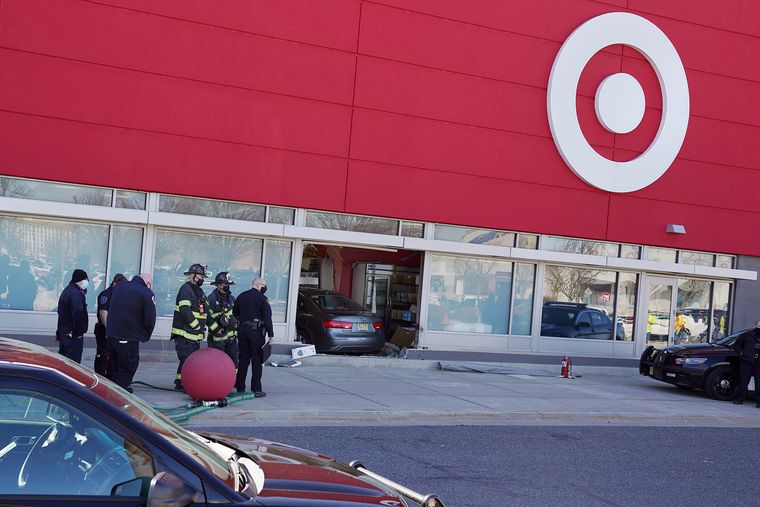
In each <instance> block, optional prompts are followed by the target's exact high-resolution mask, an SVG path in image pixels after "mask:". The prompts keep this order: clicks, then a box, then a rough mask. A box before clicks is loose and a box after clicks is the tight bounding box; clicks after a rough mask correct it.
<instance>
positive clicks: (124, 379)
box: [106, 273, 156, 393]
mask: <svg viewBox="0 0 760 507" xmlns="http://www.w3.org/2000/svg"><path fill="white" fill-rule="evenodd" d="M152 288H153V280H152V279H151V276H150V275H149V274H148V273H142V274H140V276H135V277H133V278H132V280H131V281H128V282H127V281H125V282H123V283H119V284H118V285H116V286H115V287H114V289H113V292H112V294H111V310H110V311H109V312H108V321H107V323H106V334H107V335H108V339H109V341H110V343H109V345H110V356H109V368H108V369H109V373H110V375H111V378H112V379H113V381H114V382H116V383H117V384H119V385H120V386H121V387H123V388H124V389H126V390H127V391H129V392H130V393H131V392H132V388H131V387H129V385H130V384H131V383H132V379H134V377H135V373H136V372H137V367H138V366H139V364H140V342H147V341H148V340H150V336H151V335H152V334H153V328H154V327H155V326H156V300H155V298H154V297H153V291H152V290H151V289H152Z"/></svg>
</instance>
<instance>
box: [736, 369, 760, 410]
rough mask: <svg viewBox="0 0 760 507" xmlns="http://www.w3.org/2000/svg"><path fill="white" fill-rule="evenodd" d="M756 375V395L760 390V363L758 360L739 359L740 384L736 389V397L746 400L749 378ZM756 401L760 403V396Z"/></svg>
mask: <svg viewBox="0 0 760 507" xmlns="http://www.w3.org/2000/svg"><path fill="white" fill-rule="evenodd" d="M753 375H754V377H755V396H757V393H758V392H760V363H758V362H757V361H744V360H743V359H740V360H739V385H738V386H737V389H736V399H737V400H742V401H743V400H745V399H746V398H747V386H748V385H749V378H750V377H752V376H753ZM756 401H757V402H758V403H760V398H757V399H756Z"/></svg>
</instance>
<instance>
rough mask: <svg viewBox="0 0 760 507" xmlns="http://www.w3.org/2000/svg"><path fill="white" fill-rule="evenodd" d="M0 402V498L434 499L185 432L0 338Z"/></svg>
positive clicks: (27, 501)
mask: <svg viewBox="0 0 760 507" xmlns="http://www.w3.org/2000/svg"><path fill="white" fill-rule="evenodd" d="M0 409H1V410H2V414H3V417H2V418H1V419H0V504H2V505H10V504H13V505H18V504H23V505H57V506H66V505H71V506H74V505H76V506H82V505H103V506H105V505H110V506H112V505H114V504H118V505H135V506H137V505H147V506H159V505H161V506H169V505H171V506H186V505H191V504H192V505H208V504H218V503H223V504H227V505H258V506H292V507H299V506H304V507H306V506H316V505H322V506H324V505H331V506H338V505H340V506H345V507H350V506H357V507H358V506H360V505H361V506H368V505H378V506H380V505H382V506H406V505H410V504H409V503H407V502H408V501H410V500H411V501H414V502H416V504H420V505H422V506H424V507H442V506H443V502H441V500H439V499H438V498H437V497H435V496H433V495H427V496H423V495H421V494H419V493H415V492H414V491H411V490H409V489H407V488H404V487H403V486H401V485H398V484H396V483H394V482H392V481H390V480H389V479H386V478H384V477H382V476H379V475H377V474H375V473H373V472H371V471H369V470H367V469H366V468H365V467H364V465H362V464H361V463H358V462H352V463H351V464H350V465H347V464H343V463H340V462H338V461H336V460H334V459H331V458H328V457H326V456H322V455H320V454H316V453H313V452H310V451H306V450H303V449H298V448H295V447H291V446H288V445H284V444H279V443H275V442H267V441H263V440H258V439H252V438H245V437H238V436H219V435H214V434H205V433H203V434H199V433H193V432H191V431H188V430H186V429H185V428H182V427H181V426H179V425H177V424H175V423H174V422H172V421H171V420H170V419H168V418H167V417H165V416H163V415H161V414H160V413H159V412H158V411H156V410H154V409H153V408H151V407H150V406H148V405H147V404H145V402H144V401H142V400H141V399H140V398H138V397H136V396H133V395H131V394H129V393H127V392H126V391H124V390H123V389H121V388H119V387H118V386H116V385H115V384H113V383H111V382H110V381H108V380H105V379H103V378H102V377H100V376H97V375H95V374H94V373H93V372H92V371H90V370H88V369H87V368H85V367H83V366H81V365H79V364H76V363H73V362H72V361H70V360H68V359H66V358H64V357H63V356H60V355H57V354H53V353H51V352H48V351H47V350H45V349H43V348H41V347H38V346H36V345H31V344H28V343H24V342H20V341H16V340H11V339H7V338H0ZM416 504H415V505H416Z"/></svg>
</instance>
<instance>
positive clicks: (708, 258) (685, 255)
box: [678, 250, 715, 267]
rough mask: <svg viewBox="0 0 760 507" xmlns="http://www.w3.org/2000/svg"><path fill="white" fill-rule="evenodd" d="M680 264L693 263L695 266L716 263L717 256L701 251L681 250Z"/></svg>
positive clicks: (679, 255)
mask: <svg viewBox="0 0 760 507" xmlns="http://www.w3.org/2000/svg"><path fill="white" fill-rule="evenodd" d="M678 263H679V264H693V265H695V266H710V267H712V265H713V264H714V263H715V256H714V255H712V254H707V253H701V252H686V251H683V250H682V251H681V252H679V254H678Z"/></svg>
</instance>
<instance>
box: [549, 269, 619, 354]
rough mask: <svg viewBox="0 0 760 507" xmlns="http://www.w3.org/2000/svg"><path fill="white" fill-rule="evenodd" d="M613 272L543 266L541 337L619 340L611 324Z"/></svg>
mask: <svg viewBox="0 0 760 507" xmlns="http://www.w3.org/2000/svg"><path fill="white" fill-rule="evenodd" d="M615 278H616V273H615V272H614V271H602V270H599V269H593V268H571V267H567V266H546V278H545V280H544V306H543V309H542V314H541V335H542V336H559V337H567V338H588V339H595V340H611V339H612V337H613V331H615V334H616V336H618V337H619V338H621V339H622V338H623V330H624V328H623V326H622V325H617V323H615V322H614V320H613V319H614V311H615V305H614V299H615V293H616V292H615Z"/></svg>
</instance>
